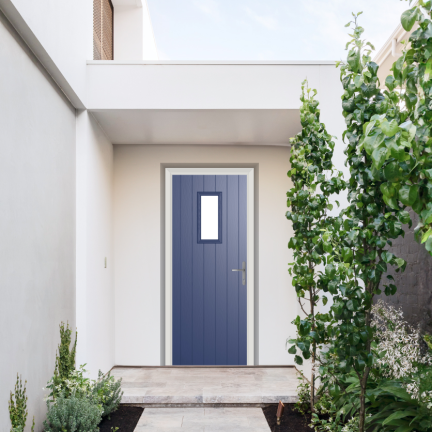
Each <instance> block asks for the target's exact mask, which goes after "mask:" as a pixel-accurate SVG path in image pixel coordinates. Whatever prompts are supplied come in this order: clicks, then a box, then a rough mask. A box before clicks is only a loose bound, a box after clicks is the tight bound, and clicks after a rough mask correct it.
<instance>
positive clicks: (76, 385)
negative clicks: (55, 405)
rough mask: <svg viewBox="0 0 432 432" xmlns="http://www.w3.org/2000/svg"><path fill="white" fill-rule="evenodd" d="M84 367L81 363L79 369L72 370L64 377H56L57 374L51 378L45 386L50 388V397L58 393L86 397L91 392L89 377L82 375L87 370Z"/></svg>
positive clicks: (54, 396)
mask: <svg viewBox="0 0 432 432" xmlns="http://www.w3.org/2000/svg"><path fill="white" fill-rule="evenodd" d="M84 367H85V365H81V366H80V367H79V369H76V370H73V371H72V372H70V373H69V376H68V377H67V378H65V379H61V380H60V379H58V375H57V376H56V375H54V376H53V377H52V378H51V381H49V382H48V384H47V388H49V389H51V393H50V397H52V400H54V399H55V398H56V397H57V396H58V395H59V394H60V393H62V394H63V395H64V396H65V397H68V396H75V397H88V396H89V395H90V394H91V392H92V384H91V381H90V379H89V378H86V377H85V376H84V374H85V373H86V372H87V371H86V370H85V369H84Z"/></svg>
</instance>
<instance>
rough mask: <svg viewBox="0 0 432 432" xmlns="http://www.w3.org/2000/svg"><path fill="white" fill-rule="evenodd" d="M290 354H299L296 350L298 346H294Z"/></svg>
mask: <svg viewBox="0 0 432 432" xmlns="http://www.w3.org/2000/svg"><path fill="white" fill-rule="evenodd" d="M288 352H289V353H290V354H295V353H296V352H297V348H296V346H295V345H293V346H292V347H291V348H290V349H289V350H288Z"/></svg>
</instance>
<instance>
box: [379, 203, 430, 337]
mask: <svg viewBox="0 0 432 432" xmlns="http://www.w3.org/2000/svg"><path fill="white" fill-rule="evenodd" d="M410 216H411V220H412V221H413V224H412V227H411V228H408V225H405V226H404V231H405V238H402V237H399V238H398V239H397V240H395V241H393V246H392V247H391V248H390V249H389V250H390V251H391V252H393V253H394V254H395V255H396V256H398V257H400V258H403V259H404V260H406V261H407V267H406V270H405V272H404V273H396V272H395V271H394V270H392V271H390V272H389V273H388V274H391V275H392V276H393V277H394V278H395V285H396V286H397V292H396V294H395V295H394V296H389V297H387V296H386V295H385V294H384V293H383V294H381V295H379V296H377V297H376V298H375V301H378V299H380V298H382V299H383V300H384V301H385V302H386V303H388V304H391V305H393V306H395V307H397V308H400V307H401V308H402V311H403V314H404V318H405V319H406V320H407V321H408V322H409V323H410V324H411V325H413V326H414V327H416V326H417V325H418V324H420V327H421V329H422V330H423V331H425V332H427V333H432V256H430V255H429V254H428V252H427V251H426V249H425V248H424V246H423V245H421V244H419V243H417V242H416V241H415V238H414V228H415V227H416V226H417V224H418V221H419V218H418V215H417V214H415V213H414V212H413V211H412V210H411V211H410ZM384 280H387V279H386V278H384Z"/></svg>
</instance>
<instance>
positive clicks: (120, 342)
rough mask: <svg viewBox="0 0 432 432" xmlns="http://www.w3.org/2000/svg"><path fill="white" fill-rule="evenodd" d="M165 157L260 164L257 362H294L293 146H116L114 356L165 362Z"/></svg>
mask: <svg viewBox="0 0 432 432" xmlns="http://www.w3.org/2000/svg"><path fill="white" fill-rule="evenodd" d="M162 163H176V164H183V165H181V166H187V164H200V163H201V164H206V163H207V164H208V163H211V164H214V165H215V166H217V165H218V163H219V164H221V165H224V164H225V165H226V164H235V163H238V164H251V165H254V164H258V165H259V166H258V168H257V172H256V175H257V176H258V194H257V195H256V196H258V200H259V201H258V203H257V204H258V205H257V207H258V209H259V210H258V214H257V215H256V221H257V224H258V236H257V237H256V245H255V247H256V248H259V256H258V257H259V259H258V262H257V265H258V266H259V272H258V274H259V278H258V280H257V281H256V284H257V286H258V287H259V301H258V299H257V306H258V311H257V312H258V313H257V317H256V319H257V324H258V327H259V328H258V329H257V330H258V340H259V347H258V348H259V363H260V364H293V359H292V356H290V355H289V354H288V353H287V351H286V349H285V341H286V339H287V338H288V337H290V336H294V334H295V329H294V327H293V326H292V324H291V321H292V320H293V319H294V317H295V316H296V314H297V302H296V295H295V292H294V290H293V289H290V285H291V282H290V277H289V275H288V272H287V263H288V262H290V260H291V254H290V251H289V250H288V248H287V243H288V239H289V238H290V236H291V235H292V230H291V227H290V224H289V223H288V221H287V220H286V219H285V212H286V198H285V196H286V195H285V194H286V191H287V190H288V189H289V187H290V181H289V179H288V178H287V175H286V172H287V171H288V169H289V148H288V147H270V146H268V147H263V146H224V147H218V146H181V145H176V146H169V145H159V146H157V145H156V146H145V145H143V146H141V145H135V146H133V145H118V146H114V250H115V258H114V260H115V303H116V312H115V322H116V324H115V327H116V336H115V341H116V350H115V363H116V364H118V365H160V364H162V347H161V344H163V341H164V339H163V334H161V329H162V328H163V325H162V321H163V309H164V305H163V304H161V302H162V297H161V289H164V287H163V286H162V284H161V277H162V276H161V272H162V271H163V267H162V265H163V261H162V259H163V258H162V255H161V254H162V250H161V245H162V244H163V237H162V233H161V229H162V221H163V218H164V215H163V214H162V213H161V205H162V202H161V199H163V195H162V190H161V188H162V183H161V181H162V180H161V178H162V177H161V164H162ZM185 164H186V165H185ZM243 166H244V165H243Z"/></svg>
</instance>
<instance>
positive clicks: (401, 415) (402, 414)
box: [382, 410, 417, 429]
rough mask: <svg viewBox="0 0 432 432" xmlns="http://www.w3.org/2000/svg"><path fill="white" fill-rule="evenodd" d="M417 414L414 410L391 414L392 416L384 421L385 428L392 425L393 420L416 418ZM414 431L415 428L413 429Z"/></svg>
mask: <svg viewBox="0 0 432 432" xmlns="http://www.w3.org/2000/svg"><path fill="white" fill-rule="evenodd" d="M416 414H417V412H416V411H413V410H406V411H396V412H394V413H393V414H391V415H390V416H388V417H387V418H386V419H385V420H384V421H383V423H382V424H383V426H384V425H386V424H388V423H390V422H391V421H392V420H399V419H401V418H404V417H408V416H414V417H415V416H416ZM413 429H414V428H413Z"/></svg>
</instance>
